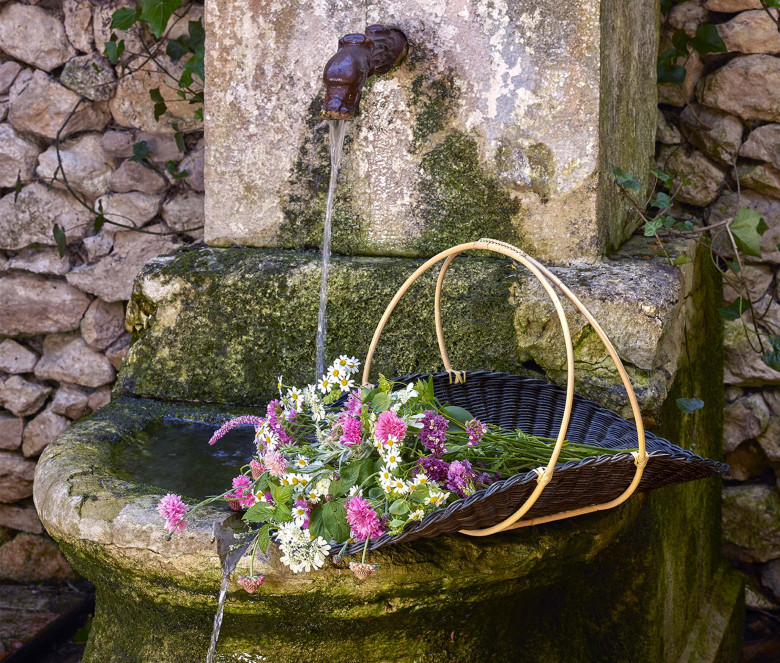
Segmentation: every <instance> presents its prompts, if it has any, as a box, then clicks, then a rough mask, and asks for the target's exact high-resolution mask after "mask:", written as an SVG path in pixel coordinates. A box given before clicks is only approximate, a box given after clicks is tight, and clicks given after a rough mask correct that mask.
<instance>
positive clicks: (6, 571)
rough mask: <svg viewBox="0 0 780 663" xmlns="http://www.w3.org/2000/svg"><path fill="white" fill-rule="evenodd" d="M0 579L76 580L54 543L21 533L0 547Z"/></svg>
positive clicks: (31, 580)
mask: <svg viewBox="0 0 780 663" xmlns="http://www.w3.org/2000/svg"><path fill="white" fill-rule="evenodd" d="M0 578H2V579H3V580H13V581H17V582H19V581H24V582H40V581H43V580H48V581H51V580H59V581H64V580H75V578H76V574H75V573H73V569H71V567H70V564H68V562H67V561H66V560H65V558H64V557H63V556H62V553H61V552H60V550H59V548H58V547H57V544H56V543H54V541H52V540H51V539H49V538H48V537H45V536H36V535H34V534H26V533H23V534H18V535H17V536H15V537H14V538H13V540H12V541H9V542H8V543H6V544H5V545H4V546H2V547H0Z"/></svg>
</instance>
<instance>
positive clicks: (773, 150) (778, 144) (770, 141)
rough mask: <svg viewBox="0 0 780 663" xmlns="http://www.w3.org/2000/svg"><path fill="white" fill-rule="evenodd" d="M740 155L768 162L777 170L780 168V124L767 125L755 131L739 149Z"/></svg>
mask: <svg viewBox="0 0 780 663" xmlns="http://www.w3.org/2000/svg"><path fill="white" fill-rule="evenodd" d="M739 155H740V156H742V157H747V158H748V159H758V160H759V161H768V162H770V163H771V164H772V165H773V166H774V167H775V168H780V124H765V125H764V126H763V127H758V128H756V129H753V131H751V132H750V134H749V135H748V137H747V140H746V141H745V142H744V143H743V144H742V147H740V148H739Z"/></svg>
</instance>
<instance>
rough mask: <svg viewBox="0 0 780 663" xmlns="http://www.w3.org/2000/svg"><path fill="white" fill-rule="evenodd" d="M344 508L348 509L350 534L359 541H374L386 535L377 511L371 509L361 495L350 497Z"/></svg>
mask: <svg viewBox="0 0 780 663" xmlns="http://www.w3.org/2000/svg"><path fill="white" fill-rule="evenodd" d="M344 506H345V507H346V509H347V522H348V523H349V527H350V533H351V534H352V537H353V538H354V539H355V540H357V541H365V540H366V539H373V538H376V537H377V536H382V534H384V528H383V527H382V522H381V521H380V520H379V516H378V515H377V513H376V511H374V510H373V509H372V508H371V504H369V503H368V502H367V501H366V500H364V499H363V498H362V497H360V495H355V496H353V497H350V498H349V499H348V500H347V501H346V502H345V503H344Z"/></svg>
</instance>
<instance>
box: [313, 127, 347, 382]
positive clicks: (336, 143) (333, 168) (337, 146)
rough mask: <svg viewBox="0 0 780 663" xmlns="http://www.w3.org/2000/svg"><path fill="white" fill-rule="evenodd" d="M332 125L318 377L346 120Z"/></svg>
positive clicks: (322, 362) (320, 365)
mask: <svg viewBox="0 0 780 663" xmlns="http://www.w3.org/2000/svg"><path fill="white" fill-rule="evenodd" d="M328 124H329V125H330V185H329V186H328V206H327V208H326V211H325V228H324V231H323V233H322V273H321V276H320V308H319V312H318V314H317V377H319V376H320V375H322V374H323V373H324V372H325V337H326V336H327V333H328V321H327V318H326V317H325V312H326V308H327V300H328V268H329V267H330V224H331V217H332V215H333V198H334V197H335V195H336V181H337V180H338V177H339V164H340V163H341V148H342V147H343V146H344V132H345V129H346V126H347V122H346V120H328Z"/></svg>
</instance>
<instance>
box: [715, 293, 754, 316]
mask: <svg viewBox="0 0 780 663" xmlns="http://www.w3.org/2000/svg"><path fill="white" fill-rule="evenodd" d="M749 308H750V302H749V301H748V300H746V299H743V298H742V297H737V298H736V299H735V300H734V301H733V302H731V303H730V304H728V305H726V306H722V307H721V308H719V309H718V314H719V315H720V317H721V318H723V319H724V320H738V319H739V318H741V317H742V314H743V313H744V312H745V311H747V310H748V309H749Z"/></svg>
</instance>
